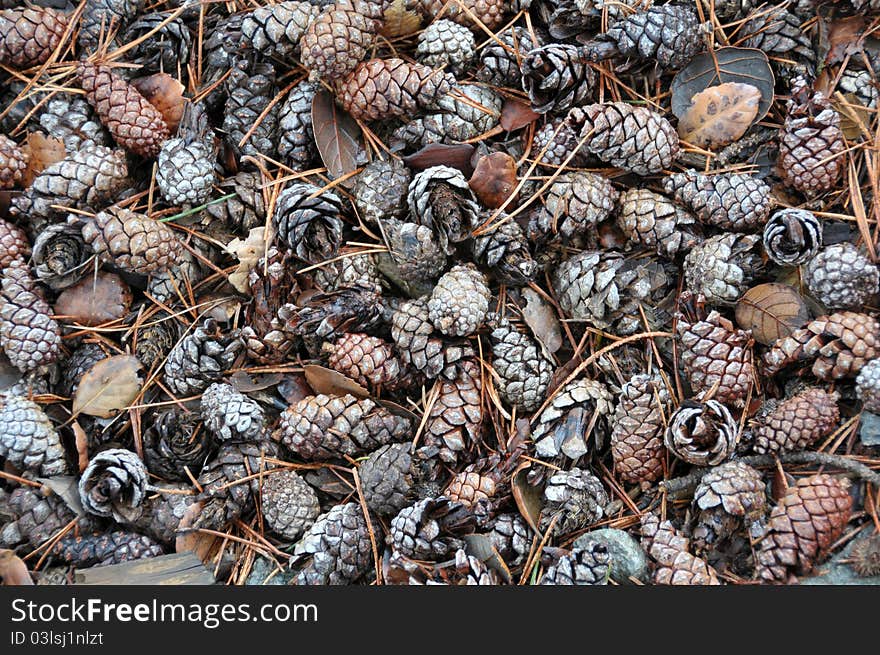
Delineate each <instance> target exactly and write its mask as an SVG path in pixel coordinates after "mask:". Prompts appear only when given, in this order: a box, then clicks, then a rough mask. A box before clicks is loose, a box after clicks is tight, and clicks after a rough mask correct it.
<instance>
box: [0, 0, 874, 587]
mask: <svg viewBox="0 0 880 655" xmlns="http://www.w3.org/2000/svg"><path fill="white" fill-rule="evenodd" d="M19 4H20V3H9V2H7V1H5V0H0V6H2V7H6V8H4V9H2V10H0V64H2V67H3V70H4V72H3V73H0V75H2V79H0V88H2V95H0V110H2V111H0V193H2V195H0V268H2V275H0V280H2V287H0V346H2V349H3V353H4V354H5V362H4V371H6V372H7V373H11V372H13V371H15V372H16V374H15V375H8V376H5V377H6V378H9V379H11V380H13V382H10V383H6V384H5V388H4V390H3V391H2V397H0V463H2V464H4V469H3V471H4V472H3V474H2V476H3V477H2V480H0V546H2V547H5V548H12V549H15V550H16V551H17V552H19V553H28V552H33V551H38V552H40V553H41V554H42V556H40V557H35V558H32V559H31V560H28V561H29V562H33V563H37V562H39V563H40V566H39V567H38V568H39V570H36V571H34V572H33V573H34V575H35V577H36V578H37V579H39V580H45V581H51V580H54V581H58V580H59V579H60V580H72V576H71V575H70V573H71V571H72V570H73V569H82V568H87V567H92V566H102V565H108V564H118V563H121V562H125V561H128V560H133V559H140V558H146V557H156V556H161V555H163V554H167V553H172V552H174V551H175V549H184V548H186V549H195V550H196V552H198V553H199V555H200V556H201V557H203V558H204V560H205V562H206V564H209V566H210V569H211V570H212V571H213V572H215V573H216V574H217V575H218V576H219V578H220V579H222V581H224V582H230V583H243V582H245V581H246V580H250V581H251V582H253V575H252V574H251V571H252V570H254V571H256V567H255V560H257V559H261V560H264V563H265V562H268V563H269V570H270V571H271V575H270V576H269V577H270V578H277V579H284V580H288V581H290V583H291V584H371V583H373V582H375V581H379V582H382V583H386V584H455V585H457V584H481V585H482V584H487V585H495V584H517V583H533V584H534V583H538V584H556V585H559V584H590V585H592V584H608V583H609V582H613V583H618V584H628V583H631V582H633V581H634V580H635V581H641V582H654V583H657V584H721V583H730V584H736V583H749V582H751V581H759V582H764V583H790V582H792V581H795V580H797V579H798V578H800V577H803V576H809V575H811V574H812V573H813V572H814V571H815V569H816V567H817V566H819V565H820V564H821V563H822V562H823V561H825V559H826V558H827V557H828V556H829V555H831V554H833V553H834V552H836V551H837V550H838V549H839V548H840V547H841V545H842V544H844V543H847V542H849V541H851V540H853V539H854V538H855V537H856V535H857V534H859V533H860V530H861V528H862V527H863V526H864V525H867V524H869V523H870V516H872V515H874V516H876V507H875V508H873V509H872V508H869V507H864V510H865V511H861V505H862V504H863V503H867V502H876V498H877V489H876V488H875V489H873V491H867V490H866V486H867V485H870V484H872V483H876V475H877V474H876V473H872V471H871V467H872V466H873V467H874V468H876V467H877V465H878V464H880V458H878V451H877V449H876V447H873V449H872V446H870V445H868V444H867V443H865V444H862V443H860V441H859V437H858V425H859V416H860V412H862V411H863V410H864V411H865V412H880V322H878V318H877V313H876V311H874V310H873V309H871V308H872V307H877V306H878V305H877V292H878V282H880V273H878V268H877V266H876V265H875V263H874V261H875V248H876V246H875V245H874V244H873V243H872V242H871V243H866V242H865V241H864V239H865V238H873V233H874V232H875V231H876V230H873V229H871V227H870V224H869V222H870V221H872V220H873V217H874V216H876V211H875V208H876V207H875V203H876V202H877V198H875V196H874V192H875V191H876V185H873V184H872V183H871V179H874V178H871V176H872V175H876V171H874V170H873V168H872V166H870V165H869V166H865V165H863V163H862V160H861V159H860V156H861V152H862V150H863V148H862V146H863V145H869V144H864V143H862V142H860V138H859V137H858V136H857V135H853V133H852V132H851V131H850V132H846V133H845V130H846V129H847V124H846V121H845V120H844V119H845V118H846V119H847V120H849V121H850V122H852V117H851V116H850V114H851V113H852V111H850V112H849V113H847V114H846V116H843V115H842V114H841V111H842V110H841V105H840V104H839V103H837V102H836V101H835V98H836V97H843V98H845V103H844V104H845V106H846V107H848V108H849V109H850V110H852V108H853V107H856V109H857V110H858V108H859V107H861V108H862V109H863V110H864V111H863V112H862V113H857V114H856V115H857V116H862V117H863V118H864V120H865V121H866V122H867V125H866V126H865V127H866V129H865V130H864V134H873V133H874V129H875V127H873V126H874V125H875V121H876V118H875V113H876V105H877V97H878V91H877V86H876V83H875V82H876V80H875V77H874V72H875V71H877V70H880V58H878V55H880V53H878V52H877V51H876V50H870V49H869V47H868V46H867V45H866V44H862V43H861V42H859V44H858V45H857V46H855V47H854V48H851V49H850V50H848V53H849V54H848V56H847V57H846V58H845V59H844V60H843V61H842V62H836V63H834V64H832V65H831V66H830V69H829V67H828V66H822V64H823V62H824V57H825V54H826V53H825V52H821V53H820V51H819V46H820V41H822V40H821V39H820V38H819V33H820V31H821V30H820V24H823V23H825V22H829V23H831V24H833V21H835V20H837V19H838V18H843V17H847V16H851V15H854V14H856V15H865V16H867V17H868V18H869V19H873V18H876V17H877V11H878V10H880V3H878V2H876V1H875V0H841V1H840V2H837V3H834V4H833V5H831V6H825V7H824V8H823V10H822V11H821V12H819V11H818V9H817V6H816V5H817V4H818V3H814V2H813V1H812V0H799V1H798V2H795V3H789V4H787V5H785V6H784V7H783V6H772V5H771V6H770V7H769V9H768V8H767V7H766V6H763V5H762V6H758V4H759V3H757V2H753V1H752V0H716V1H715V2H713V3H711V6H712V11H711V12H709V11H708V9H707V7H708V6H709V5H708V3H701V2H694V1H692V0H687V1H685V2H680V3H664V2H661V1H660V0H658V1H657V2H653V3H652V2H651V1H650V0H624V1H622V2H614V3H605V2H603V1H602V0H573V1H572V0H531V1H530V0H456V1H455V2H443V0H396V1H394V2H391V1H390V0H336V1H334V0H286V1H283V2H277V3H274V4H266V5H265V6H260V7H258V8H253V5H254V4H255V3H239V2H234V1H233V2H226V3H208V2H202V3H199V2H193V1H189V0H168V1H167V2H158V3H151V4H145V3H144V2H142V0H86V1H85V6H84V9H83V10H82V11H81V13H77V14H75V13H74V9H75V4H76V3H70V6H69V7H68V8H67V9H63V8H60V9H59V8H43V7H40V6H37V5H30V4H28V5H27V6H19ZM38 4H39V3H38ZM53 4H54V5H57V4H58V3H53ZM257 4H259V3H257ZM74 16H75V17H76V18H74ZM603 26H607V30H606V31H603V29H602V27H603ZM826 41H827V39H826ZM822 42H825V41H822ZM728 45H731V46H744V47H749V48H757V49H760V50H763V51H764V52H765V53H766V54H767V55H768V57H769V61H770V62H771V65H772V66H773V69H774V72H775V74H776V79H775V94H776V95H775V97H774V99H773V102H772V103H771V108H770V113H769V114H767V116H766V118H765V119H764V120H762V121H760V122H759V123H757V122H756V124H755V125H753V126H752V127H751V128H750V129H749V131H748V132H746V133H745V134H744V135H743V136H742V137H741V138H740V139H739V140H738V141H736V142H734V143H733V144H731V145H730V146H727V147H725V148H724V149H723V150H720V151H719V152H709V151H706V150H704V149H701V148H696V147H694V146H692V145H691V144H688V143H685V142H681V141H680V140H679V136H678V133H677V131H676V128H675V127H674V124H675V119H674V118H673V117H672V114H671V109H670V94H669V92H668V91H669V89H670V84H671V82H672V79H673V77H674V75H675V73H676V71H678V70H680V69H681V68H682V67H684V66H685V65H687V64H688V63H689V62H690V61H692V60H693V59H694V58H695V57H698V56H700V55H701V54H702V53H705V51H706V50H707V48H720V47H722V46H728ZM862 46H863V47H862ZM820 70H821V72H822V75H824V76H825V78H823V79H824V82H823V80H822V79H820V78H819V77H818V74H819V72H820ZM829 70H830V73H829ZM829 76H830V80H831V86H830V88H829V86H828V84H829V82H828V79H829ZM145 79H146V80H149V81H152V82H154V83H155V82H156V81H157V80H159V81H161V82H163V85H162V88H163V89H166V90H167V88H168V84H167V82H168V80H169V79H171V80H176V81H177V82H179V85H180V87H181V88H182V89H183V96H184V99H183V103H182V104H180V103H178V104H177V105H176V110H177V111H173V110H174V109H175V107H172V108H171V109H172V110H171V111H170V110H169V107H168V106H167V104H168V102H167V100H168V98H167V96H163V95H162V94H161V93H159V94H157V93H155V84H153V85H152V87H151V85H150V84H144V80H145ZM835 85H836V88H835ZM151 88H152V92H151V90H150V89H151ZM836 91H840V94H836ZM642 94H646V95H642ZM835 94H836V95H835ZM841 94H843V95H842V96H841ZM163 101H164V102H163ZM334 105H335V111H334V110H331V109H332V108H333V107H334ZM313 121H314V122H313ZM333 121H337V123H336V124H332V123H333ZM353 126H356V128H357V129H355V128H354V127H353ZM850 127H852V126H850ZM328 132H332V133H333V135H336V136H335V139H336V140H334V137H333V136H332V135H331V136H328ZM340 134H341V135H342V136H341V138H340ZM39 143H42V144H44V145H45V144H46V143H51V144H54V145H55V150H56V151H57V150H58V149H60V150H61V152H60V154H59V153H57V152H56V154H57V157H55V160H54V161H52V162H51V163H48V164H47V163H46V162H45V156H46V155H45V152H44V151H43V150H40V149H38V148H37V146H36V145H35V144H39ZM352 143H354V146H352ZM499 157H500V158H501V160H503V161H505V162H508V164H509V166H508V168H509V170H510V171H512V175H513V178H512V180H511V179H509V178H506V180H507V181H506V184H502V183H501V182H503V180H495V179H493V180H490V181H491V182H493V185H488V186H490V187H491V189H492V191H493V194H487V193H485V191H486V187H487V184H486V180H485V179H484V178H483V177H481V175H482V176H485V175H486V172H485V171H486V170H490V171H491V170H493V169H492V165H491V164H492V163H493V162H496V161H498V160H499V159H498V158H499ZM865 161H866V162H873V159H866V160H865ZM496 192H497V193H496ZM498 194H501V196H500V200H499V199H498ZM490 196H491V197H490ZM854 198H855V199H856V200H853V199H854ZM496 201H497V202H496ZM99 281H100V282H101V284H98V282H99ZM768 282H773V283H777V284H779V285H780V286H783V285H787V288H788V289H789V291H790V292H791V293H793V294H794V298H795V300H791V296H789V305H787V306H785V307H781V306H779V305H778V304H777V305H773V306H769V307H768V306H767V305H766V304H763V305H762V302H761V300H760V298H758V299H757V300H756V299H755V298H756V296H755V294H751V295H749V300H748V303H747V304H744V301H743V300H742V299H743V296H744V295H745V294H746V293H747V292H750V291H751V290H753V289H754V288H755V287H756V286H757V285H760V284H762V283H768ZM111 287H112V288H114V289H116V295H115V296H114V298H115V299H116V300H117V301H118V302H115V303H109V302H105V300H103V298H104V297H103V296H102V297H100V298H99V297H98V295H97V294H98V291H97V290H98V289H99V288H100V289H107V288H111ZM72 294H78V295H79V297H82V296H83V295H85V296H86V297H90V296H89V294H94V298H93V301H92V302H91V305H90V306H91V307H92V308H93V310H94V308H95V307H96V306H99V309H100V310H101V312H97V311H93V312H92V314H88V313H86V315H81V314H82V312H80V314H78V315H77V316H71V315H70V314H69V313H68V314H66V313H65V309H64V308H69V307H70V306H71V303H70V302H68V300H69V298H70V297H71V295H72ZM758 295H760V294H758ZM797 300H799V301H800V304H799V303H798V302H796V301H797ZM792 303H793V304H794V305H795V306H796V307H797V309H798V311H795V312H792V311H790V310H791V307H790V305H791V304H792ZM81 304H82V303H80V305H81ZM111 305H112V306H111ZM744 306H745V307H746V309H749V310H750V311H748V312H744V313H743V315H745V316H752V317H755V316H756V315H760V316H762V317H763V318H764V319H768V320H769V319H772V321H771V322H773V324H774V326H775V328H774V329H775V330H776V332H775V334H774V336H772V337H768V336H767V331H766V321H760V323H761V327H762V331H761V332H760V333H759V332H758V331H757V328H758V325H757V324H752V323H751V322H750V321H749V320H747V319H743V317H742V316H743V315H741V314H740V311H739V310H740V309H741V308H743V307H744ZM761 312H763V313H761ZM785 312H788V313H785ZM95 315H100V318H99V319H98V318H95ZM768 317H769V318H768ZM120 355H133V356H134V357H136V358H137V360H138V362H139V363H140V365H141V368H142V370H141V382H142V387H141V389H140V391H139V392H138V393H137V395H136V396H135V397H134V398H133V399H132V400H130V402H128V403H126V404H125V406H124V407H122V408H115V410H114V409H111V410H110V411H108V412H103V413H102V412H95V411H88V402H86V403H85V406H84V404H83V402H79V401H82V398H80V397H78V396H77V390H78V389H79V388H80V385H82V384H86V383H87V382H89V383H90V382H91V380H89V379H88V377H87V376H90V374H93V373H94V371H95V370H97V369H96V367H97V366H100V365H101V363H102V362H104V361H105V360H108V359H110V358H113V357H117V356H120ZM105 370H111V369H110V367H108V368H107V369H105ZM114 382H115V380H114V379H113V378H112V377H111V378H109V379H108V380H107V382H106V384H105V387H106V386H108V385H109V386H113V385H114ZM811 456H812V457H813V459H810V457H811ZM823 457H824V459H823ZM820 465H823V470H822V471H821V472H817V471H818V470H819V468H820ZM872 475H873V476H874V477H872ZM64 476H72V479H75V480H76V489H77V490H78V494H79V499H78V502H73V501H75V500H77V499H73V501H72V500H71V499H70V498H68V497H67V496H68V495H69V494H67V495H65V494H62V493H59V490H60V489H62V488H69V487H70V485H69V484H68V485H66V487H65V486H63V485H61V484H54V483H53V480H56V479H58V480H64V479H65V478H64ZM872 481H873V482H872ZM74 495H75V494H74ZM872 499H873V500H872ZM865 533H867V531H865ZM222 535H230V536H232V537H233V538H232V539H225V538H224V537H223V536H222ZM859 538H860V539H862V540H863V541H864V540H865V538H863V537H861V536H860V537H859ZM866 543H869V542H867V541H866ZM857 545H858V544H857ZM869 545H870V543H869ZM628 548H629V550H628ZM633 549H634V550H635V552H637V553H640V554H641V558H642V560H643V561H642V566H639V563H638V561H636V562H633V560H632V557H630V558H629V559H628V558H627V556H626V553H627V552H632V550H633ZM876 550H877V549H876V544H874V545H873V546H872V547H868V546H862V547H860V548H856V549H854V550H853V552H854V553H867V554H866V555H863V556H860V557H856V558H855V559H856V560H858V566H856V565H854V568H856V569H857V571H858V572H859V574H862V575H876V574H877V570H876V568H877V567H876V559H877V558H876ZM870 557H873V560H874V562H873V566H871V564H870V561H869V559H870ZM636 559H637V560H638V558H636ZM263 570H265V567H264V569H263ZM53 572H54V573H58V572H60V573H61V575H50V574H51V573H53ZM257 582H262V580H257Z"/></svg>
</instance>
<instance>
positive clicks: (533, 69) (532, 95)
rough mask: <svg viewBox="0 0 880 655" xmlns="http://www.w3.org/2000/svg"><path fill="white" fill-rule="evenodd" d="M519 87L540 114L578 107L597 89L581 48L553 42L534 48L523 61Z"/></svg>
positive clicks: (594, 78)
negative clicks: (520, 86)
mask: <svg viewBox="0 0 880 655" xmlns="http://www.w3.org/2000/svg"><path fill="white" fill-rule="evenodd" d="M521 67H522V86H523V89H525V91H526V93H527V94H528V96H529V100H530V101H531V103H532V109H533V110H534V111H536V112H538V113H539V114H546V113H548V112H556V113H562V112H565V111H568V110H569V109H571V108H572V107H578V106H580V105H582V104H583V102H584V100H586V99H587V96H589V95H590V93H591V92H592V90H593V87H595V86H596V71H594V70H593V69H592V67H590V65H589V64H588V63H587V61H586V59H585V57H584V53H583V51H582V50H581V49H580V48H577V47H575V46H572V45H568V44H565V43H553V44H549V45H545V46H541V47H538V48H535V49H534V50H531V51H529V53H528V54H527V55H526V56H525V57H523V59H522V64H521Z"/></svg>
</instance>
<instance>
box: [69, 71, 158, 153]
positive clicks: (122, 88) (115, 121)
mask: <svg viewBox="0 0 880 655" xmlns="http://www.w3.org/2000/svg"><path fill="white" fill-rule="evenodd" d="M76 71H77V76H78V77H79V82H80V85H81V87H82V89H83V90H84V91H85V92H86V100H88V102H89V104H90V105H91V106H92V107H94V109H95V112H97V114H98V118H100V119H101V122H102V123H103V124H104V126H105V127H106V128H107V129H108V130H109V132H110V134H111V135H112V136H113V139H114V140H115V141H116V143H118V144H119V145H120V146H122V147H123V148H125V149H126V150H130V151H131V152H133V153H135V154H137V155H141V156H142V157H146V158H148V159H152V158H153V157H156V156H157V155H158V154H159V150H160V149H161V148H162V144H163V143H164V142H165V140H166V139H168V136H169V135H168V126H167V125H166V124H165V119H164V118H163V117H162V114H160V113H159V110H157V109H156V108H155V107H153V105H151V104H150V103H149V102H147V100H146V99H145V98H144V97H143V96H142V95H141V94H140V92H139V91H138V90H137V89H135V88H134V87H133V86H131V85H130V84H129V83H128V82H126V81H125V80H124V79H123V78H121V77H120V76H119V75H117V74H116V73H114V72H113V71H112V70H111V68H110V67H109V66H106V65H104V64H93V63H91V62H88V61H80V62H79V63H78V64H77V69H76Z"/></svg>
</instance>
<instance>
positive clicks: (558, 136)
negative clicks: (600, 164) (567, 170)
mask: <svg viewBox="0 0 880 655" xmlns="http://www.w3.org/2000/svg"><path fill="white" fill-rule="evenodd" d="M579 141H580V137H579V136H578V132H577V130H576V129H575V128H574V127H572V125H571V124H570V123H569V122H568V121H566V120H565V117H564V116H560V117H557V118H554V119H553V120H552V121H548V122H547V123H545V124H544V125H543V127H540V128H538V129H537V130H535V136H534V138H533V139H532V152H531V158H532V159H535V160H538V161H539V163H540V164H541V165H542V166H546V167H549V168H555V167H557V166H561V165H562V164H564V163H565V160H566V159H568V157H569V155H571V153H572V151H576V152H575V154H574V155H572V158H571V159H570V160H569V162H568V165H569V166H572V167H576V168H581V167H584V166H586V164H587V154H586V152H585V151H583V150H582V149H581V147H580V145H579ZM541 153H544V154H543V155H541ZM557 179H558V178H557Z"/></svg>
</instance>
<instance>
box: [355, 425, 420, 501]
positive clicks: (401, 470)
mask: <svg viewBox="0 0 880 655" xmlns="http://www.w3.org/2000/svg"><path fill="white" fill-rule="evenodd" d="M411 449H412V446H411V445H410V444H409V443H392V444H388V445H385V446H381V447H379V448H377V449H376V450H374V451H373V452H372V453H370V456H369V457H367V459H366V460H364V461H363V462H362V463H361V465H360V466H359V467H358V476H359V477H360V480H361V488H362V489H363V492H364V500H365V501H366V503H367V507H369V508H370V511H372V512H376V514H378V515H379V516H394V515H395V514H397V513H398V512H399V511H400V510H402V509H403V508H404V507H406V506H407V499H408V498H409V496H410V492H411V491H412V486H413V475H412V456H411V455H410V450H411Z"/></svg>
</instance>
